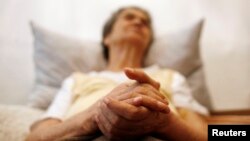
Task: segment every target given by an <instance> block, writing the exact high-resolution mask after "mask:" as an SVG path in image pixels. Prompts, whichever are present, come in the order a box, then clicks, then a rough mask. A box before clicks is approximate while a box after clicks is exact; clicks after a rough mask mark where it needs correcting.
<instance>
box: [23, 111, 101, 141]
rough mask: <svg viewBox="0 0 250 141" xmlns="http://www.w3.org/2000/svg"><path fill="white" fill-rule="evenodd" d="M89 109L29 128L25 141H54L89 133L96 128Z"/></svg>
mask: <svg viewBox="0 0 250 141" xmlns="http://www.w3.org/2000/svg"><path fill="white" fill-rule="evenodd" d="M91 116H92V114H91V113H89V110H87V111H84V112H81V113H79V114H77V115H75V116H73V117H71V118H70V119H67V120H65V121H63V122H61V121H60V120H56V119H48V120H45V121H43V122H41V123H39V124H38V125H37V126H36V127H34V128H33V129H31V133H30V135H29V136H28V138H27V141H54V140H60V139H62V138H67V137H73V136H79V135H90V134H92V133H93V132H94V131H95V130H96V128H97V127H96V126H95V125H94V124H95V123H93V120H92V117H91Z"/></svg>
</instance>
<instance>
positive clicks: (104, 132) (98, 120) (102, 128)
mask: <svg viewBox="0 0 250 141" xmlns="http://www.w3.org/2000/svg"><path fill="white" fill-rule="evenodd" d="M95 122H96V123H97V126H98V127H99V129H100V130H101V132H102V133H103V134H104V135H105V136H107V137H108V138H109V137H110V136H111V134H110V133H109V132H108V131H107V129H106V128H105V126H104V125H103V124H102V123H105V122H104V121H102V119H101V117H100V116H99V115H96V116H95Z"/></svg>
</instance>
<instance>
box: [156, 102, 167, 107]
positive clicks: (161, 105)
mask: <svg viewBox="0 0 250 141" xmlns="http://www.w3.org/2000/svg"><path fill="white" fill-rule="evenodd" d="M157 104H158V105H159V106H160V107H165V106H166V104H164V103H162V102H160V101H157Z"/></svg>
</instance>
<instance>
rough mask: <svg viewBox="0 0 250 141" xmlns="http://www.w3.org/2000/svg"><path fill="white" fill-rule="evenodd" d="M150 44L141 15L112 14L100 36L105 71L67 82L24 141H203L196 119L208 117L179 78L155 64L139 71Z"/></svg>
mask: <svg viewBox="0 0 250 141" xmlns="http://www.w3.org/2000/svg"><path fill="white" fill-rule="evenodd" d="M152 41H153V30H152V27H151V19H150V16H149V14H148V13H147V12H146V11H145V10H143V9H141V8H138V7H126V8H122V9H120V10H118V11H117V12H116V13H114V15H113V16H112V17H111V18H110V19H109V20H108V22H107V23H106V25H105V27H104V32H103V41H102V44H103V47H104V55H105V58H106V59H107V61H108V64H107V68H106V70H104V71H101V72H90V73H87V74H83V73H74V74H72V75H71V76H70V77H69V78H67V79H66V80H65V81H64V84H63V86H62V88H61V90H60V91H59V92H58V94H57V96H56V98H55V99H54V101H53V103H52V104H51V106H50V107H49V109H48V111H47V112H46V114H45V115H44V116H43V118H42V119H41V120H39V121H37V122H35V123H34V124H33V125H32V127H31V133H30V135H29V136H28V138H27V140H29V141H53V140H61V139H64V138H71V137H77V136H82V137H88V136H91V135H96V134H98V133H102V134H103V135H104V136H105V137H106V138H107V139H110V140H133V139H139V138H141V137H145V136H154V137H157V138H160V139H163V140H165V139H166V140H169V141H171V140H176V141H182V140H189V141H203V140H207V129H206V128H207V127H206V126H207V124H206V122H205V121H204V120H203V118H202V116H201V115H206V114H207V113H208V112H207V110H206V109H205V108H204V107H202V106H201V105H200V104H198V103H197V102H196V101H195V100H194V99H193V97H192V95H191V93H190V90H189V88H188V86H187V84H186V81H185V79H184V77H183V76H181V75H180V74H179V73H177V72H175V71H173V70H169V69H160V68H159V67H158V66H156V65H154V66H151V67H148V68H142V67H143V59H144V57H145V55H146V53H147V51H148V50H149V47H150V45H151V43H152ZM123 72H124V73H123ZM124 74H125V75H124Z"/></svg>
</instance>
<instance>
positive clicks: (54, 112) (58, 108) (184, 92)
mask: <svg viewBox="0 0 250 141" xmlns="http://www.w3.org/2000/svg"><path fill="white" fill-rule="evenodd" d="M159 69H160V68H159V67H158V66H157V65H154V66H151V67H148V68H145V69H144V71H145V72H147V73H148V72H151V71H157V70H159ZM88 75H90V76H102V77H106V78H109V79H112V80H114V81H116V82H118V83H122V82H125V81H126V80H128V78H127V77H126V76H125V74H124V73H123V72H118V73H117V72H111V71H102V72H90V73H88ZM73 85H74V80H73V78H72V77H68V78H67V79H65V80H64V82H63V85H62V87H61V89H60V90H59V92H58V93H57V95H56V97H55V99H54V100H53V102H52V104H51V105H50V107H49V108H48V110H47V112H46V113H45V115H44V116H43V118H47V117H52V118H58V119H61V120H62V119H63V117H64V115H65V114H66V112H67V110H68V109H69V107H70V106H71V104H72V96H73V95H72V94H71V93H72V92H71V90H72V87H73ZM171 87H172V92H173V93H172V100H173V101H172V102H173V104H174V106H176V107H183V108H187V109H190V110H193V111H195V112H197V113H200V114H203V115H208V113H209V112H208V110H207V109H206V108H205V107H204V106H202V105H200V104H199V103H198V102H197V101H196V100H195V99H194V97H193V95H192V93H191V90H190V88H189V86H188V84H187V82H186V79H185V78H184V77H183V76H182V75H181V74H180V73H174V76H173V80H172V85H171Z"/></svg>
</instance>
